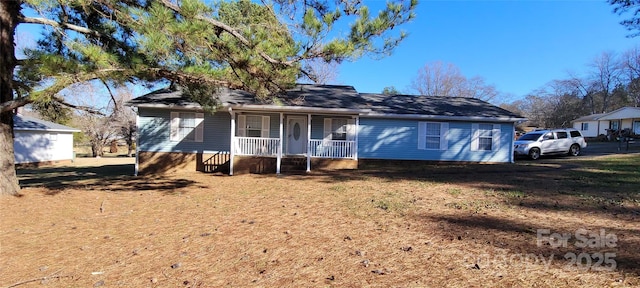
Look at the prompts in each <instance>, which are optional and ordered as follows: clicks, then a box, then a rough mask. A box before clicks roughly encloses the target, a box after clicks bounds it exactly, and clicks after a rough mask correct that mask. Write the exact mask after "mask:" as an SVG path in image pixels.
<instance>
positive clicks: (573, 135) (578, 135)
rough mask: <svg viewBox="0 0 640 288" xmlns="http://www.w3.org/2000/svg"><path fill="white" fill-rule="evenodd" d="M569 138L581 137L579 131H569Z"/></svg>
mask: <svg viewBox="0 0 640 288" xmlns="http://www.w3.org/2000/svg"><path fill="white" fill-rule="evenodd" d="M571 137H582V134H580V131H571Z"/></svg>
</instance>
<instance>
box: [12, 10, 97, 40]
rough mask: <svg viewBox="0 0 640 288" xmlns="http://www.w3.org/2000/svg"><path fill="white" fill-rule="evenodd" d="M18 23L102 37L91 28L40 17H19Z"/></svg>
mask: <svg viewBox="0 0 640 288" xmlns="http://www.w3.org/2000/svg"><path fill="white" fill-rule="evenodd" d="M18 21H20V22H21V23H31V24H41V25H48V26H51V27H54V28H64V29H69V30H73V31H76V32H79V33H82V34H88V35H93V36H96V37H100V36H101V35H100V33H98V32H97V31H94V30H91V29H89V28H86V27H82V26H78V25H74V24H69V23H64V22H56V21H53V20H51V19H47V18H40V17H25V16H23V15H19V16H18Z"/></svg>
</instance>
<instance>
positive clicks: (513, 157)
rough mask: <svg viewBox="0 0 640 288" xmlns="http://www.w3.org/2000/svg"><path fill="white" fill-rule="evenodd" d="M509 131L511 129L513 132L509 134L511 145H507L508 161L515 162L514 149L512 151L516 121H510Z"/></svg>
mask: <svg viewBox="0 0 640 288" xmlns="http://www.w3.org/2000/svg"><path fill="white" fill-rule="evenodd" d="M511 131H513V134H512V135H511V147H509V163H516V159H515V157H516V156H515V155H514V152H515V151H513V149H515V148H514V145H515V144H516V143H515V142H516V135H515V133H516V122H513V123H511Z"/></svg>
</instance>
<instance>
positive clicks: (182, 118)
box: [170, 112, 204, 142]
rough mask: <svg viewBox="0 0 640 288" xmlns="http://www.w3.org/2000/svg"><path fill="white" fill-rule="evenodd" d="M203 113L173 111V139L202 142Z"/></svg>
mask: <svg viewBox="0 0 640 288" xmlns="http://www.w3.org/2000/svg"><path fill="white" fill-rule="evenodd" d="M203 122H204V114H203V113H194V112H171V132H170V138H171V141H187V142H202V140H203V139H202V138H203V130H204V127H203Z"/></svg>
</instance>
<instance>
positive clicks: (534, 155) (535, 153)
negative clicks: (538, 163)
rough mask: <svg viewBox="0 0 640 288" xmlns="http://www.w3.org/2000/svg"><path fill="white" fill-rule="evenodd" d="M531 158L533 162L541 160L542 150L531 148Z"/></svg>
mask: <svg viewBox="0 0 640 288" xmlns="http://www.w3.org/2000/svg"><path fill="white" fill-rule="evenodd" d="M529 158H531V159H532V160H538V158H540V149H538V148H531V149H530V150H529Z"/></svg>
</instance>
